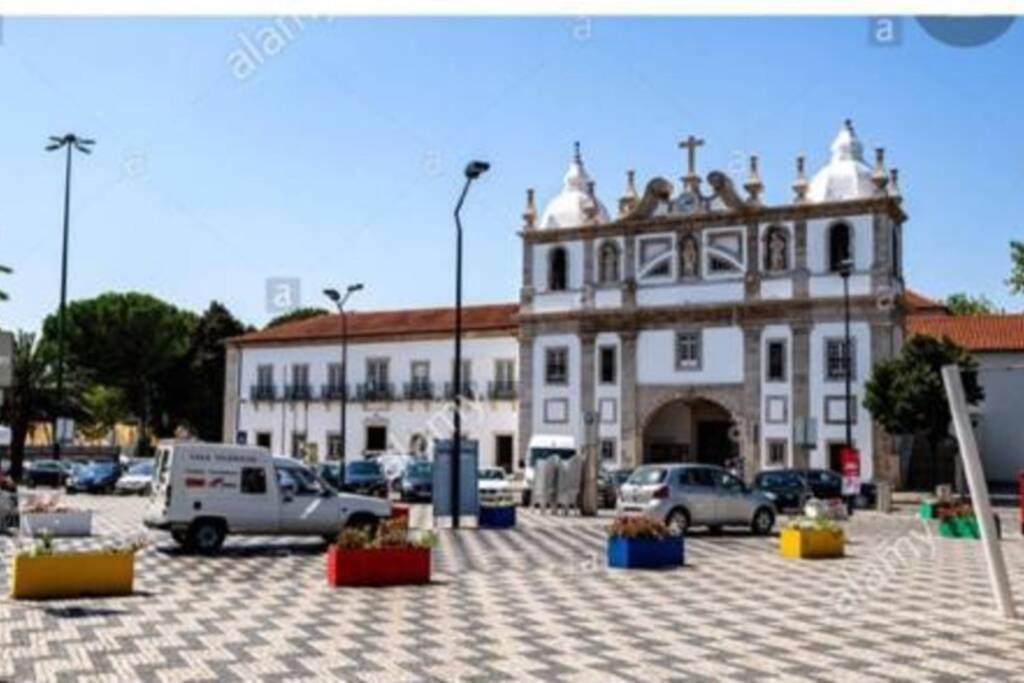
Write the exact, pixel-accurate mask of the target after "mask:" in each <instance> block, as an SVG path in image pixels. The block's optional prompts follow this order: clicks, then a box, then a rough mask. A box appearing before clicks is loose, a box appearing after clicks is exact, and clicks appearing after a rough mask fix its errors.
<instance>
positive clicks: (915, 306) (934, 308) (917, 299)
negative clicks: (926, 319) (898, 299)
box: [903, 289, 949, 315]
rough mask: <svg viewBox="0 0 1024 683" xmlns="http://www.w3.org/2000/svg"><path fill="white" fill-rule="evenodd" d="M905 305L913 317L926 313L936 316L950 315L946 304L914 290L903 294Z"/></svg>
mask: <svg viewBox="0 0 1024 683" xmlns="http://www.w3.org/2000/svg"><path fill="white" fill-rule="evenodd" d="M903 303H904V305H906V307H907V312H908V313H910V314H911V315H914V314H916V313H926V312H928V313H936V314H943V313H949V309H947V308H946V304H945V303H943V302H942V301H936V300H935V299H930V298H928V297H926V296H925V295H923V294H921V293H920V292H915V291H914V290H913V289H907V290H906V291H904V292H903Z"/></svg>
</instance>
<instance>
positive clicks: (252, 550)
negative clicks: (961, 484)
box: [0, 496, 1024, 682]
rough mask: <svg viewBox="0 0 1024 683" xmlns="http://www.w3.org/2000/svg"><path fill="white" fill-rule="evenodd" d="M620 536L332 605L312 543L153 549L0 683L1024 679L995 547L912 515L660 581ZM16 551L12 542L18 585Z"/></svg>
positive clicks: (1018, 547)
mask: <svg viewBox="0 0 1024 683" xmlns="http://www.w3.org/2000/svg"><path fill="white" fill-rule="evenodd" d="M72 501H73V502H74V503H75V504H76V505H78V506H81V507H89V508H91V509H93V510H95V511H96V512H97V517H96V524H97V527H98V528H97V531H98V533H99V535H100V538H98V539H95V540H93V541H91V542H94V543H95V542H103V541H104V540H109V539H111V538H124V537H127V536H130V535H134V534H138V533H140V532H141V531H142V527H141V525H140V523H139V519H140V517H141V511H142V506H143V501H142V500H140V499H134V498H132V499H126V498H101V497H86V496H82V497H79V498H75V499H72ZM607 521H608V520H607V519H580V518H562V517H549V516H546V515H540V514H538V513H535V512H525V513H524V512H522V511H521V515H520V526H519V528H518V529H516V530H514V531H474V530H464V531H460V532H457V533H456V532H451V531H443V532H441V545H440V547H439V548H438V550H437V551H435V558H434V560H435V564H434V569H435V571H434V581H433V583H431V584H430V585H428V586H416V587H399V588H389V589H331V588H328V587H327V586H326V585H325V581H324V560H323V553H324V546H323V545H322V544H321V543H317V542H314V541H310V540H302V539H256V538H248V539H230V540H229V541H228V545H227V546H225V549H224V551H223V552H222V554H221V555H219V556H217V557H210V558H205V557H191V556H186V555H183V554H181V553H180V552H178V551H177V550H176V549H175V546H174V544H173V542H172V541H171V540H170V538H169V537H168V536H166V535H164V534H154V535H153V538H154V541H155V543H154V545H152V546H150V547H149V548H147V549H146V550H144V551H143V552H142V554H141V555H140V556H139V558H138V561H137V568H136V569H137V571H136V594H135V595H134V596H132V597H126V598H107V599H80V600H58V601H47V602H21V601H18V602H16V601H13V600H10V599H8V598H6V597H5V598H2V599H0V680H12V681H64V680H105V681H118V682H121V681H150V680H153V681H186V680H209V681H234V680H239V681H257V680H268V681H269V680H308V681H313V680H316V681H320V680H339V681H341V680H344V681H349V680H351V681H427V680H430V681H433V680H437V681H490V680H578V681H588V682H589V681H661V680H701V681H703V680H756V681H769V680H778V681H783V680H785V681H802V680H827V681H844V680H851V681H852V680H857V681H865V680H870V681H875V680H878V681H890V680H930V681H959V680H985V681H995V680H1014V679H1016V680H1024V628H1022V626H1024V625H1022V624H1020V623H1018V624H1011V623H1007V622H1005V621H1003V620H1001V619H1000V618H999V617H997V616H995V613H994V608H993V605H992V601H991V598H990V593H989V589H988V584H987V579H986V571H985V563H984V557H983V555H982V551H981V546H980V544H979V543H977V542H971V541H956V540H947V539H942V538H938V537H936V535H935V534H934V529H932V528H931V527H928V526H926V525H925V523H923V522H921V521H919V520H916V519H914V518H913V517H911V516H910V514H909V513H907V514H902V515H893V516H881V515H878V514H875V513H860V514H858V515H857V517H856V519H855V520H854V521H852V522H851V523H850V524H849V527H848V536H849V537H850V543H849V544H848V557H847V558H845V559H842V560H833V561H818V562H810V561H793V560H785V559H782V558H780V557H779V556H778V554H777V550H776V544H777V541H776V539H775V538H757V537H751V536H749V535H746V534H740V533H736V534H730V533H726V534H724V535H720V536H710V535H702V534H700V533H699V532H696V533H694V534H693V535H692V536H691V537H689V538H687V541H686V557H687V566H686V567H684V568H682V569H678V570H673V571H664V572H624V571H621V570H609V569H607V568H606V567H605V564H604V559H603V549H604V533H603V526H604V525H605V524H606V523H607ZM1005 521H1006V524H1004V528H1006V529H1007V530H1008V537H1007V539H1006V540H1004V542H1003V544H1002V545H1003V549H1004V551H1005V552H1006V556H1007V560H1008V563H1009V566H1010V571H1011V576H1012V580H1013V584H1014V590H1015V592H1016V594H1017V596H1018V598H1019V599H1018V603H1019V604H1021V607H1022V612H1024V550H1022V539H1021V537H1020V534H1019V533H1017V530H1016V529H1015V528H1012V527H1016V526H1017V525H1016V523H1015V522H1013V521H1012V519H1011V518H1009V517H1007V519H1006V520H1005ZM13 547H14V542H13V541H12V540H11V539H9V538H4V537H0V574H2V576H0V578H2V579H3V581H4V585H6V581H7V570H8V562H9V558H10V555H11V552H12V550H13Z"/></svg>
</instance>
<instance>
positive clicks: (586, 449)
mask: <svg viewBox="0 0 1024 683" xmlns="http://www.w3.org/2000/svg"><path fill="white" fill-rule="evenodd" d="M595 339H596V335H595V334H594V333H593V332H589V331H587V332H580V368H579V373H580V416H581V418H582V429H581V434H582V439H583V443H582V446H583V448H582V453H583V454H584V457H585V458H586V460H585V461H584V470H583V500H582V505H581V508H580V512H581V513H583V514H585V515H596V514H597V398H596V394H597V392H596V391H595V387H594V380H595V377H594V375H595V372H594V340H595Z"/></svg>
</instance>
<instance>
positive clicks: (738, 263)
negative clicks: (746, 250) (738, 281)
mask: <svg viewBox="0 0 1024 683" xmlns="http://www.w3.org/2000/svg"><path fill="white" fill-rule="evenodd" d="M704 251H705V253H706V254H707V259H708V261H707V265H708V272H710V273H714V274H716V275H726V274H735V273H742V272H743V271H744V270H746V261H745V257H744V254H743V231H741V230H723V231H720V232H714V233H711V234H709V235H708V238H707V244H706V246H705V249H704Z"/></svg>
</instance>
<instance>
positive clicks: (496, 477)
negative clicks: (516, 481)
mask: <svg viewBox="0 0 1024 683" xmlns="http://www.w3.org/2000/svg"><path fill="white" fill-rule="evenodd" d="M476 490H477V495H478V496H479V498H480V500H481V501H485V500H488V499H490V500H495V499H502V498H507V497H510V496H512V494H513V490H512V484H511V482H509V480H508V476H507V475H506V474H505V470H503V469H501V468H500V467H481V468H480V469H479V471H477V474H476Z"/></svg>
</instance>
